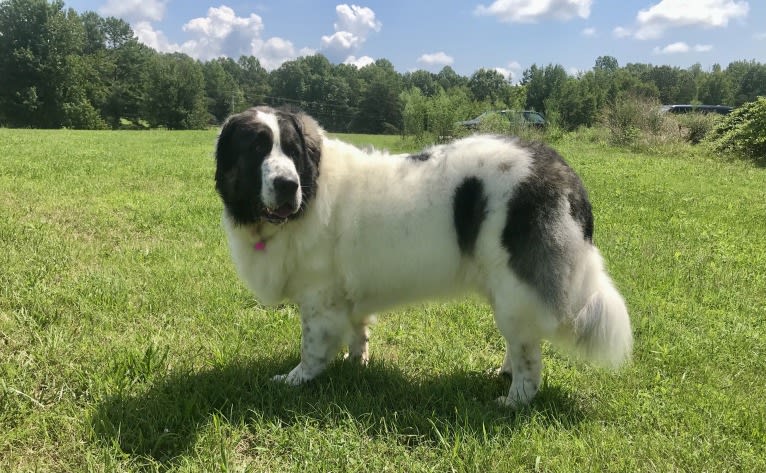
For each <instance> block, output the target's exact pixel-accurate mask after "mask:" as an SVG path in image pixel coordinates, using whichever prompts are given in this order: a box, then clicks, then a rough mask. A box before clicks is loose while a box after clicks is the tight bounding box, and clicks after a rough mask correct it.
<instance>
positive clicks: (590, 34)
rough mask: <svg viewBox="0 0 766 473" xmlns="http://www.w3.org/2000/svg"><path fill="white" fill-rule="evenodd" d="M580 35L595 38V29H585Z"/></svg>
mask: <svg viewBox="0 0 766 473" xmlns="http://www.w3.org/2000/svg"><path fill="white" fill-rule="evenodd" d="M582 35H583V36H587V37H590V38H592V37H594V36H596V28H585V29H584V30H582Z"/></svg>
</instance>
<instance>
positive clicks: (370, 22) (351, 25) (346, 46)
mask: <svg viewBox="0 0 766 473" xmlns="http://www.w3.org/2000/svg"><path fill="white" fill-rule="evenodd" d="M335 14H336V16H337V20H336V22H335V23H334V24H333V28H334V29H335V33H333V34H331V35H328V36H322V39H321V41H320V49H321V50H322V52H323V53H324V54H325V55H326V56H327V57H328V58H329V59H331V60H333V61H339V60H340V59H341V58H343V57H346V58H348V57H349V55H350V53H352V52H355V51H358V50H359V49H361V47H362V45H363V44H364V43H365V41H367V38H368V37H369V36H370V35H371V34H372V33H375V32H378V31H380V29H381V28H382V26H383V25H382V23H381V22H380V21H378V20H377V19H376V18H375V12H374V11H372V10H371V9H370V8H367V7H360V6H358V5H347V4H345V3H344V4H341V5H337V6H336V7H335Z"/></svg>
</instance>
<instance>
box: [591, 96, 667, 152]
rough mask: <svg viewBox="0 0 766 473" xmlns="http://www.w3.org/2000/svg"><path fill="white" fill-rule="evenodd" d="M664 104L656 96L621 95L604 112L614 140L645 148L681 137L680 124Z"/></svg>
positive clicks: (603, 115) (602, 119)
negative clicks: (671, 116)
mask: <svg viewBox="0 0 766 473" xmlns="http://www.w3.org/2000/svg"><path fill="white" fill-rule="evenodd" d="M660 107H661V105H660V103H659V101H657V100H655V99H649V98H645V97H640V96H637V95H633V94H621V95H618V96H617V98H616V99H615V101H614V102H613V103H612V104H609V105H607V106H606V107H605V108H604V110H603V111H602V114H601V122H602V123H603V125H604V126H605V127H606V128H607V129H608V130H609V142H610V144H613V145H616V146H627V147H633V148H642V149H643V148H650V147H654V146H656V145H660V144H665V143H667V142H670V141H677V140H678V138H679V133H678V125H677V123H675V122H674V121H673V120H672V119H671V118H669V117H668V116H667V114H665V113H663V112H662V110H661V108H660Z"/></svg>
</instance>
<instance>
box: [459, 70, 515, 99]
mask: <svg viewBox="0 0 766 473" xmlns="http://www.w3.org/2000/svg"><path fill="white" fill-rule="evenodd" d="M507 85H509V84H508V81H507V80H506V79H505V77H503V75H502V74H501V73H499V72H497V71H496V70H494V69H479V70H478V71H476V72H474V73H473V75H472V76H471V79H470V80H469V81H468V87H469V88H470V89H471V93H472V94H473V96H474V98H475V99H476V100H478V101H480V102H485V101H486V102H490V103H495V102H497V101H498V100H502V99H503V98H504V97H505V88H506V86H507Z"/></svg>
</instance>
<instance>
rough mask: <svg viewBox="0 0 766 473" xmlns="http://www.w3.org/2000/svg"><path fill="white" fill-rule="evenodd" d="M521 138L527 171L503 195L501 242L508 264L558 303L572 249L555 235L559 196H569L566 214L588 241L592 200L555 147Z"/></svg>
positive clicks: (562, 295)
mask: <svg viewBox="0 0 766 473" xmlns="http://www.w3.org/2000/svg"><path fill="white" fill-rule="evenodd" d="M520 144H521V146H522V147H524V148H527V150H528V151H529V152H530V155H531V158H532V167H531V174H530V176H529V177H527V179H525V180H524V181H523V182H522V183H521V184H519V185H518V187H517V189H516V192H515V193H514V195H513V196H512V197H511V199H510V200H509V201H508V216H507V220H506V223H505V227H504V228H503V233H502V236H501V242H502V245H503V247H504V248H505V249H506V250H508V253H509V255H510V256H509V265H510V266H511V269H512V270H513V271H514V272H515V273H516V274H517V275H518V276H519V277H520V278H521V279H522V280H523V281H525V282H526V283H528V284H530V285H531V286H532V287H534V288H535V289H536V290H537V291H538V292H539V293H540V295H541V296H542V298H543V299H544V300H545V301H546V302H548V303H549V304H551V305H552V306H554V307H557V308H560V307H561V306H562V304H563V303H564V299H565V287H564V280H565V277H566V276H567V275H568V273H569V271H570V268H571V264H572V262H571V261H570V256H569V255H570V254H571V251H572V249H571V248H569V247H568V242H567V240H566V238H562V237H561V236H560V231H561V228H562V225H563V224H564V222H563V219H564V218H565V215H562V200H563V199H566V200H567V201H568V202H569V214H570V215H571V217H572V218H573V219H574V220H575V221H576V222H577V223H578V225H579V226H580V228H581V229H582V232H583V239H585V240H586V241H589V242H590V241H592V238H593V214H592V212H591V205H590V201H589V200H588V195H587V192H586V191H585V188H584V186H583V184H582V181H580V178H579V177H578V176H577V174H575V172H574V171H573V170H572V168H570V167H569V166H568V165H567V164H566V162H565V161H564V160H563V159H562V158H561V156H559V154H558V153H556V152H555V151H554V150H553V149H551V148H549V147H547V146H544V145H542V144H537V143H525V142H521V143H520ZM565 273H566V274H565Z"/></svg>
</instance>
